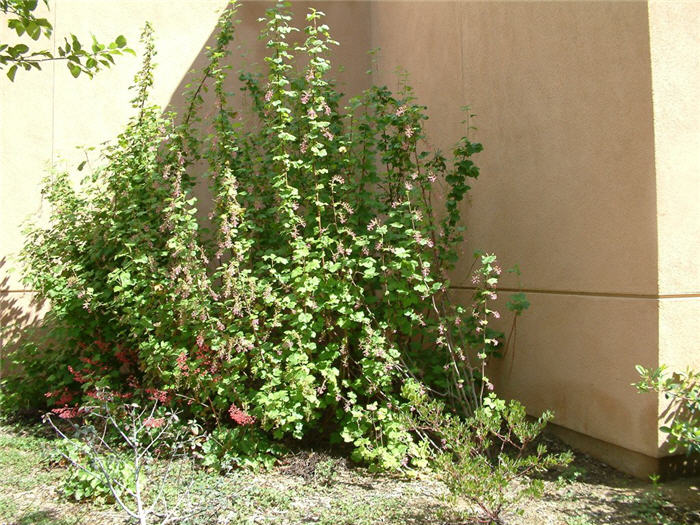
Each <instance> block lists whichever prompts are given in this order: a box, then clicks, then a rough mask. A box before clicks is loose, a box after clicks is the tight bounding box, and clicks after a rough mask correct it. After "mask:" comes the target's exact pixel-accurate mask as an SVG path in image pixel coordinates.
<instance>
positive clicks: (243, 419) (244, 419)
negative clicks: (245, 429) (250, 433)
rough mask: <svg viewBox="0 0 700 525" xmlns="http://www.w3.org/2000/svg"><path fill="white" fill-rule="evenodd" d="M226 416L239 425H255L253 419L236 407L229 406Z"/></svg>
mask: <svg viewBox="0 0 700 525" xmlns="http://www.w3.org/2000/svg"><path fill="white" fill-rule="evenodd" d="M228 415H229V416H231V419H233V420H234V421H235V422H236V423H238V424H239V425H244V426H245V425H252V424H253V423H255V418H254V417H253V416H250V415H248V414H247V413H246V412H244V411H243V410H241V409H240V408H238V407H237V406H236V405H231V406H230V407H229V409H228Z"/></svg>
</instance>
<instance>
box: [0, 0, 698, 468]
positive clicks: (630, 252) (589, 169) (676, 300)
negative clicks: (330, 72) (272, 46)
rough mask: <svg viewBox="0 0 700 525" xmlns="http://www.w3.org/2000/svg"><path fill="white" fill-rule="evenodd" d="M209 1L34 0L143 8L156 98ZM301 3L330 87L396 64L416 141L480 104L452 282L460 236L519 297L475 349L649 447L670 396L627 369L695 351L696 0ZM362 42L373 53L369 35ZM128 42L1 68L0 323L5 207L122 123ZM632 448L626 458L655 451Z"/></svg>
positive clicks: (17, 204) (198, 39)
mask: <svg viewBox="0 0 700 525" xmlns="http://www.w3.org/2000/svg"><path fill="white" fill-rule="evenodd" d="M225 3H226V2H225V0H177V1H171V0H149V1H147V2H144V1H142V0H112V1H109V2H107V1H105V2H99V3H96V2H94V0H53V1H52V2H51V5H52V11H51V17H52V19H53V20H54V24H55V27H56V34H57V36H58V37H59V38H60V37H61V35H62V34H63V32H65V31H66V30H68V29H70V31H72V32H74V33H76V34H78V35H79V36H82V37H83V38H84V39H85V38H89V36H88V35H89V34H90V33H95V34H96V35H99V36H100V38H102V39H104V40H106V39H109V38H113V37H115V36H116V35H117V34H120V33H123V34H124V35H125V36H126V37H127V39H128V41H129V44H130V45H131V46H132V47H134V48H135V49H137V51H138V44H137V42H138V36H139V33H140V30H141V27H142V25H143V23H144V22H145V21H146V20H150V21H152V22H153V24H154V26H155V28H156V37H157V41H156V45H157V48H158V55H157V58H156V62H157V63H158V64H159V66H158V69H157V70H156V83H155V89H154V92H153V102H154V103H156V104H159V105H161V106H163V107H166V106H169V107H171V108H174V109H182V107H183V101H182V98H181V93H182V92H183V91H184V89H185V85H186V84H187V83H188V81H189V79H190V78H191V77H189V76H188V71H189V70H190V69H192V68H193V67H201V66H202V65H203V63H204V57H203V53H204V48H205V46H207V45H211V44H212V41H213V36H212V33H213V31H214V29H215V25H216V17H217V15H216V10H218V9H221V8H222V7H223V6H224V5H225ZM310 4H311V2H295V3H294V10H295V12H296V13H297V14H301V13H302V12H304V10H305V9H306V7H307V6H308V5H310ZM313 4H314V5H316V6H317V7H318V8H319V9H321V10H323V11H325V12H326V13H327V14H328V15H329V16H328V22H329V24H330V25H331V28H332V31H333V34H334V36H335V38H336V39H337V40H339V41H340V42H341V46H340V48H338V50H337V52H336V58H337V62H338V63H342V64H343V65H344V66H345V71H344V72H343V73H342V75H341V79H342V82H343V84H344V87H345V91H346V92H348V93H357V92H358V91H359V90H361V89H362V88H364V87H366V86H367V85H368V82H369V78H368V76H367V75H366V73H365V72H366V70H368V69H372V71H373V74H372V76H373V79H374V81H375V82H377V83H386V84H388V85H389V86H390V87H392V88H396V87H397V86H398V82H399V80H398V76H397V75H396V73H395V70H396V67H397V66H401V67H402V68H403V69H404V70H405V71H407V72H408V74H409V80H410V83H411V84H412V85H413V87H414V88H415V94H416V96H417V98H418V102H419V103H423V104H426V105H428V106H429V108H430V110H429V113H430V120H429V121H428V122H427V131H428V134H429V137H430V139H431V143H432V144H431V145H432V146H434V147H439V148H441V149H443V150H447V149H449V148H450V146H451V145H452V144H453V143H454V142H455V141H456V140H457V139H458V138H459V136H460V135H461V134H462V133H463V132H464V130H465V125H464V124H463V123H462V122H461V121H462V120H463V119H464V115H463V114H462V113H461V112H460V111H459V109H460V107H461V106H463V105H465V104H469V105H471V108H472V112H473V113H476V114H477V117H476V119H474V120H473V121H472V122H471V123H472V124H473V125H475V126H476V127H477V128H478V129H477V130H476V131H473V132H472V133H473V137H474V138H475V139H476V140H478V141H480V142H482V143H483V144H484V146H485V151H484V152H483V153H481V154H479V156H478V157H477V158H476V162H477V164H478V165H479V166H480V167H481V169H482V175H481V177H480V179H479V180H478V181H477V182H476V183H475V184H474V185H473V191H472V195H471V196H470V198H469V199H468V200H467V201H465V202H464V204H463V212H464V215H465V217H466V219H467V223H468V231H467V235H466V242H465V244H464V246H463V255H464V261H465V264H464V265H462V266H460V267H459V268H458V269H457V270H456V271H455V272H454V273H453V275H452V279H453V283H454V284H455V286H456V289H455V296H456V297H459V298H460V299H461V300H462V301H464V302H467V301H468V300H469V290H468V289H466V287H468V284H469V276H468V274H467V272H468V267H469V264H470V263H471V257H470V255H469V254H470V253H471V252H472V251H473V250H474V249H477V248H478V249H484V250H487V251H492V252H495V253H497V254H498V256H499V258H500V260H501V263H502V265H503V266H504V267H508V266H510V265H512V264H515V263H517V264H519V265H520V267H521V268H522V270H523V275H522V286H523V287H524V289H525V290H526V291H529V299H530V301H531V302H532V307H531V309H530V311H528V312H527V313H526V314H525V315H524V316H523V317H522V318H521V319H520V320H519V323H518V338H517V346H516V349H515V353H514V354H509V355H508V356H507V357H506V359H505V360H504V361H502V362H500V363H497V364H496V366H494V368H493V370H492V374H493V377H494V380H495V381H496V382H497V385H498V387H499V389H500V390H501V391H502V392H503V393H505V394H506V395H512V396H514V397H518V398H520V399H522V400H523V401H524V402H525V403H526V405H528V406H529V409H530V410H531V412H533V413H535V412H539V411H542V410H545V409H548V408H549V409H553V410H555V412H556V414H557V419H556V422H557V423H558V424H559V425H561V426H562V427H564V428H568V429H571V430H572V431H575V432H576V433H578V434H577V435H581V436H584V435H588V436H591V437H593V438H595V440H597V441H596V442H595V443H596V444H595V445H594V446H592V448H591V450H592V451H595V450H600V446H601V445H600V444H601V443H611V444H613V445H616V446H618V447H622V448H624V449H627V450H629V451H631V452H630V455H629V457H630V458H633V457H637V456H635V454H637V455H638V457H642V456H644V457H647V458H655V457H658V456H661V455H663V454H665V449H664V447H663V439H664V438H663V435H662V434H660V433H659V432H657V430H656V428H657V419H658V416H659V414H661V413H662V412H663V410H664V409H665V405H664V404H663V402H661V401H660V400H659V399H657V398H656V397H655V396H653V395H647V396H643V395H640V394H637V393H636V392H635V390H634V389H633V388H632V387H631V386H630V383H632V382H633V381H635V380H636V376H635V371H634V365H635V364H637V363H640V364H644V365H646V366H655V365H656V364H658V363H668V364H669V365H672V366H674V367H683V366H685V365H687V364H692V365H694V366H696V367H697V366H700V362H699V359H700V348H698V343H697V340H698V338H697V334H698V331H699V329H700V327H699V326H698V323H699V322H698V319H700V296H699V294H700V266H699V265H698V264H697V261H698V260H700V242H699V241H698V233H700V206H698V197H700V124H699V120H700V119H698V118H697V115H698V113H699V112H698V100H700V58H699V57H700V53H699V51H700V42H699V39H700V36H698V35H700V3H698V2H651V3H649V4H647V3H646V2H618V1H610V2H604V1H600V2H575V1H572V2H510V1H492V2H472V1H454V2H408V1H405V2H383V1H376V2H314V3H313ZM268 5H269V4H267V3H264V2H247V3H245V4H244V5H243V7H242V8H241V10H240V18H242V19H243V20H244V22H243V23H242V24H241V25H240V26H239V33H238V34H239V38H238V40H237V42H238V44H239V45H241V46H242V47H241V49H242V51H243V52H244V53H245V54H246V60H247V61H248V62H251V63H256V62H259V61H260V59H261V57H262V54H261V50H262V47H261V46H262V45H263V44H262V43H260V42H259V41H257V40H256V35H257V31H258V28H259V24H258V23H257V22H256V19H257V17H259V16H261V14H262V13H263V11H264V9H265V8H266V7H267V6H268ZM96 6H99V9H98V8H97V7H96ZM297 21H298V23H301V19H300V18H299V17H297ZM6 35H7V29H6V28H4V27H1V24H0V37H1V38H5V37H6ZM378 47H379V48H381V51H380V52H379V53H378V54H377V55H375V57H376V59H375V62H374V63H373V64H372V63H371V62H370V58H369V57H368V55H367V54H366V52H367V51H368V50H369V49H371V48H378ZM234 54H235V53H234ZM139 63H140V61H139V59H138V58H135V57H129V56H127V57H124V58H122V59H121V60H119V61H118V64H117V66H116V67H115V68H113V69H112V70H109V71H105V72H103V73H101V74H99V75H98V76H97V77H96V78H95V79H94V80H92V81H90V80H87V79H84V78H80V79H77V80H75V79H72V77H70V75H69V74H68V72H67V71H66V70H65V67H64V66H63V65H57V66H56V67H55V68H54V67H51V66H49V67H46V68H45V70H44V71H43V72H40V73H36V72H33V73H32V74H22V73H19V74H18V75H17V79H16V81H15V82H14V84H13V83H10V82H8V81H7V80H6V79H5V78H4V77H3V78H1V79H0V97H1V98H0V118H1V119H2V125H1V126H0V308H2V320H3V324H6V323H10V322H11V318H12V317H13V316H16V317H18V318H21V319H23V320H21V321H20V324H21V323H22V322H31V321H30V320H28V319H31V318H26V317H24V316H23V315H24V314H20V313H21V312H29V311H31V305H30V299H31V294H26V293H20V291H21V290H22V286H21V284H20V283H19V281H18V279H17V275H16V274H9V273H8V271H7V270H8V268H9V267H10V266H12V265H13V263H12V262H11V261H9V257H10V256H11V254H13V253H15V252H16V251H17V250H19V248H20V247H21V245H22V242H23V241H22V236H21V234H20V231H19V225H20V224H21V222H22V221H23V220H24V219H25V217H26V216H27V215H28V214H30V213H33V212H36V211H40V210H41V206H42V202H41V198H40V194H39V181H40V179H41V178H42V177H43V176H44V174H45V168H46V166H48V165H50V164H52V163H53V164H55V165H57V166H67V167H68V168H70V169H74V168H75V166H76V165H77V164H78V163H79V162H81V161H82V160H83V159H84V154H83V153H82V152H81V151H79V150H77V149H76V146H80V145H86V146H97V145H99V144H100V143H101V142H102V141H105V140H109V139H111V138H113V137H114V136H115V135H116V134H117V133H118V132H119V131H120V130H121V129H122V128H123V126H124V124H125V123H126V121H127V119H128V118H129V116H130V115H131V108H130V106H129V100H130V99H131V98H132V94H131V92H129V91H128V90H127V87H128V86H129V85H130V83H131V80H132V78H133V75H134V73H135V72H136V70H137V69H138V67H139ZM240 64H241V63H240V61H238V62H236V61H234V62H233V65H234V69H237V67H238V65H240ZM235 87H236V84H235V82H232V84H231V88H232V90H235ZM91 155H92V157H91V158H92V159H93V161H94V162H99V159H98V157H97V155H96V154H95V153H92V154H91ZM62 159H63V160H62ZM509 279H510V280H509ZM503 286H505V287H506V288H509V287H510V288H515V287H516V286H517V283H516V282H515V281H514V280H513V279H512V277H511V278H507V279H505V280H504V282H503ZM501 295H502V296H503V297H505V296H506V295H507V294H501ZM504 327H505V326H504ZM506 328H507V327H506ZM513 356H514V360H513V359H512V358H513ZM611 450H615V449H611ZM601 454H602V453H601ZM611 454H614V452H611ZM602 455H605V454H602ZM626 457H627V456H626ZM630 461H632V460H630ZM642 463H643V462H642ZM642 463H640V467H639V469H637V470H638V471H641V470H640V469H645V468H647V467H646V466H644V465H648V464H650V463H649V462H646V463H644V465H642ZM622 466H624V465H622ZM630 470H634V469H632V468H630Z"/></svg>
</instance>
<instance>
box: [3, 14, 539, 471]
mask: <svg viewBox="0 0 700 525" xmlns="http://www.w3.org/2000/svg"><path fill="white" fill-rule="evenodd" d="M235 11H236V6H235V5H232V6H231V7H229V8H228V9H227V10H226V11H225V13H224V14H223V16H222V17H221V19H220V22H219V27H218V36H217V40H216V44H215V45H214V46H212V47H211V48H209V49H208V51H207V55H208V59H209V62H208V65H207V66H206V68H205V69H204V70H203V71H202V73H201V75H200V76H199V77H198V78H197V80H196V81H195V82H194V83H193V84H192V86H191V90H190V91H189V93H188V95H187V100H188V101H189V105H188V107H187V108H186V111H185V112H184V114H182V115H175V114H172V113H170V114H165V115H164V114H163V113H162V111H161V109H160V108H158V107H155V106H152V105H149V103H148V93H149V89H150V88H151V86H152V83H153V75H152V73H153V67H154V64H153V57H154V54H155V51H154V47H153V44H152V40H151V30H150V27H147V28H146V30H145V31H144V37H143V38H144V42H145V44H146V46H145V47H146V52H145V57H144V63H143V68H142V70H141V72H140V73H139V74H138V75H137V77H136V82H135V86H134V88H133V89H134V92H135V97H134V100H133V107H134V109H135V116H134V117H133V119H132V120H131V121H130V123H129V124H128V126H127V127H126V129H125V130H124V132H123V133H121V134H120V135H119V136H118V138H117V140H116V141H115V142H114V143H113V144H111V145H110V146H108V147H107V148H106V149H105V150H104V162H103V167H101V168H98V169H96V170H95V171H94V172H92V173H91V174H90V175H88V176H87V177H86V178H85V179H84V180H83V182H82V184H81V185H80V187H79V188H78V189H77V190H76V189H74V188H73V187H72V185H71V184H70V182H69V177H68V175H67V174H66V173H56V174H53V175H51V176H50V177H49V178H47V179H46V183H45V185H44V189H43V194H44V197H45V199H46V201H47V202H48V203H49V205H50V207H51V214H50V217H49V220H48V223H46V222H45V223H43V224H42V225H39V226H36V225H35V226H31V227H30V228H29V229H28V230H27V235H28V242H27V244H26V247H25V248H24V250H23V252H22V259H23V262H24V264H25V267H26V273H25V282H26V284H27V286H29V287H31V288H33V289H35V290H37V291H38V293H39V295H40V297H41V298H44V299H47V300H48V301H49V303H50V310H49V312H48V314H47V316H46V318H45V322H44V327H45V328H46V329H47V330H48V334H49V336H48V337H47V338H45V339H44V340H42V341H41V342H38V343H37V342H35V343H28V344H26V345H25V346H24V347H23V348H21V350H20V351H18V352H17V353H16V354H15V356H14V358H15V363H16V365H17V366H18V367H19V369H20V370H21V371H22V373H21V375H17V376H14V377H9V378H6V379H5V380H4V384H3V394H2V402H3V405H4V407H5V408H6V409H14V410H16V409H19V408H39V409H41V408H44V407H45V406H47V405H48V408H50V409H52V410H53V412H54V413H55V414H57V415H58V416H61V417H64V418H74V417H80V411H81V407H84V406H86V405H89V404H90V403H92V402H94V399H92V398H94V397H96V396H98V394H97V392H105V391H108V392H109V395H110V396H111V397H110V398H111V399H113V400H114V401H116V402H122V403H123V402H132V401H131V400H133V401H139V400H141V402H144V401H147V400H149V399H150V400H156V401H157V402H158V406H159V407H160V408H159V410H163V411H164V412H163V414H165V411H167V410H177V411H178V412H179V413H180V414H182V418H181V419H182V421H194V422H196V425H198V428H200V427H201V428H202V431H203V432H204V433H205V434H206V436H207V439H206V440H203V444H202V449H201V451H200V453H201V454H202V455H203V456H204V458H205V460H204V461H205V463H206V464H209V465H213V466H217V467H221V466H223V465H225V464H227V463H228V464H231V463H232V464H247V463H250V462H259V461H261V460H262V461H268V462H269V461H271V459H270V458H273V457H274V455H275V454H277V453H279V452H280V451H281V450H283V445H284V444H285V443H286V442H287V441H288V440H290V439H296V440H301V439H314V440H315V442H319V440H321V441H322V442H325V443H347V444H350V446H351V447H352V454H353V457H354V458H355V459H356V460H358V461H363V462H366V463H367V464H370V465H373V466H375V467H377V468H393V469H396V468H402V467H403V466H409V465H414V466H421V465H424V464H426V461H427V458H428V457H429V456H430V446H429V445H428V444H427V442H426V441H425V440H423V439H420V437H419V435H420V432H417V430H416V428H415V425H414V424H412V423H411V420H410V418H408V419H407V418H406V413H407V411H408V412H410V411H411V409H412V408H413V409H414V410H415V407H412V404H411V400H410V396H408V397H407V396H406V395H405V390H406V385H407V384H411V385H414V384H420V385H421V388H425V389H426V391H429V392H431V393H433V394H435V395H436V396H438V397H439V398H440V399H441V402H442V403H443V404H444V406H445V407H446V410H448V411H449V412H450V413H452V414H456V416H455V417H462V418H467V419H466V421H473V418H474V417H477V418H478V417H479V415H480V414H482V415H483V408H482V407H483V401H484V399H485V398H487V397H488V399H493V398H492V397H489V396H490V392H491V390H492V389H493V385H492V384H491V382H490V381H489V379H488V377H487V376H486V375H485V371H486V365H487V363H488V361H489V359H491V358H492V357H494V356H497V355H498V354H499V350H500V349H501V347H502V345H503V343H502V334H501V333H499V332H496V331H494V330H493V329H492V328H490V327H489V322H490V321H491V320H492V319H494V318H498V317H499V316H500V314H499V312H498V311H496V310H495V308H494V306H493V305H494V302H495V301H496V299H497V291H496V288H497V284H498V280H499V276H500V274H501V268H500V267H499V266H498V264H497V261H496V257H495V256H493V255H489V254H477V256H476V261H475V265H474V266H473V271H472V273H471V278H472V282H473V283H474V292H473V296H472V300H471V302H470V303H469V304H467V305H466V306H460V305H455V304H453V303H451V302H450V300H449V297H448V288H449V281H448V279H447V277H446V275H447V272H448V271H449V270H450V269H451V268H453V267H454V264H455V262H456V261H457V247H458V245H459V244H460V243H461V241H462V227H461V222H460V207H459V204H460V201H462V200H463V198H464V196H465V194H466V192H467V191H468V190H469V181H470V179H474V178H476V177H477V176H478V174H479V170H478V168H477V167H476V166H475V164H474V163H473V161H472V159H471V157H472V156H473V155H474V154H476V153H478V152H480V151H481V150H482V146H481V145H480V144H478V143H475V142H472V141H470V140H469V139H468V138H467V137H466V136H465V137H463V138H462V139H461V140H460V141H459V142H458V143H457V145H456V146H455V147H454V149H453V150H452V151H451V154H450V155H448V156H445V155H443V154H441V153H440V152H431V151H429V150H427V149H426V148H425V140H424V139H425V137H424V131H423V123H424V120H425V119H426V118H427V116H426V108H425V107H424V106H420V105H417V104H416V103H415V101H414V98H413V96H412V92H411V88H410V87H409V86H408V85H407V84H406V83H405V82H402V85H401V88H400V89H399V91H398V93H393V92H391V91H390V90H389V89H387V88H386V87H379V86H372V87H370V88H369V89H367V90H366V91H364V92H363V93H361V94H360V95H358V96H355V97H352V98H348V99H346V98H344V96H343V95H342V94H341V93H340V92H339V91H338V89H337V87H336V83H335V81H334V80H332V77H331V75H330V72H331V64H330V61H329V58H328V56H329V47H330V46H332V45H335V44H336V42H334V41H333V40H332V39H331V37H330V35H329V29H328V27H327V26H326V25H325V24H324V23H323V20H322V13H320V12H317V11H315V10H311V11H310V13H309V14H308V15H307V26H306V28H305V29H304V30H303V32H298V31H297V30H296V29H295V28H294V27H292V25H291V17H290V15H289V14H288V12H287V10H286V7H285V6H278V7H277V8H274V9H270V10H268V11H267V14H266V17H265V18H264V19H263V20H262V21H263V22H264V28H263V31H262V37H263V38H264V39H265V41H266V42H267V49H268V53H267V56H266V58H265V68H266V72H265V73H264V74H260V75H255V74H252V73H247V72H243V73H240V75H239V81H240V82H241V85H242V91H243V97H241V98H238V99H235V98H233V95H232V94H231V93H229V92H227V91H226V89H227V87H226V86H227V85H229V84H230V82H227V78H228V75H229V72H230V69H231V67H230V66H229V65H227V64H228V61H227V56H228V55H229V48H230V47H231V42H232V41H233V40H234V35H235V22H234V15H235ZM297 35H301V37H300V38H298V39H296V40H295V36H297ZM207 89H210V90H211V91H212V92H213V95H214V99H215V100H214V102H213V104H214V105H215V110H214V111H213V113H212V112H211V111H207V112H204V111H202V107H203V105H204V99H203V94H204V92H205V91H206V90H207ZM345 100H347V102H343V101H345ZM236 101H238V102H236ZM243 103H248V106H249V107H246V108H245V109H242V107H241V106H242V105H243ZM207 108H209V106H207ZM203 114H204V115H206V120H204V119H203V118H202V117H201V115H203ZM203 130H204V131H203ZM205 187H208V191H209V192H210V195H211V203H212V206H211V209H210V210H207V211H210V213H209V214H208V217H207V212H206V211H204V212H203V211H202V210H203V209H204V208H206V206H204V205H203V204H207V203H206V202H204V203H202V202H199V201H198V199H197V198H196V197H195V194H201V193H202V192H203V191H204V188H205ZM195 190H196V191H195ZM526 307H527V301H526V300H525V298H524V296H523V295H522V294H516V295H515V296H514V297H513V298H512V299H511V301H510V303H509V308H510V309H511V310H513V311H514V312H515V314H516V315H517V314H519V313H520V312H521V311H522V310H523V309H524V308H526ZM409 380H410V383H409V382H408V381H409ZM402 388H403V390H404V393H402ZM501 413H503V414H506V412H503V411H500V412H499V414H501ZM520 416H522V418H524V411H522V414H520ZM154 417H162V414H154ZM503 417H505V418H506V419H507V417H506V416H503ZM500 420H501V416H500V415H499V421H500ZM489 421H490V422H489V423H488V425H489V428H491V427H493V422H492V421H491V420H489ZM495 435H498V433H496V434H495ZM501 449H502V448H501Z"/></svg>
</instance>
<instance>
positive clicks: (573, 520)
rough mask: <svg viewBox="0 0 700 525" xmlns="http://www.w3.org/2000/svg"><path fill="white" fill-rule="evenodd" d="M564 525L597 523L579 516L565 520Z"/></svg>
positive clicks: (586, 517)
mask: <svg viewBox="0 0 700 525" xmlns="http://www.w3.org/2000/svg"><path fill="white" fill-rule="evenodd" d="M564 523H566V525H594V524H595V522H593V521H591V520H590V519H589V518H588V516H584V515H580V514H579V515H578V516H571V517H570V518H566V519H565V520H564Z"/></svg>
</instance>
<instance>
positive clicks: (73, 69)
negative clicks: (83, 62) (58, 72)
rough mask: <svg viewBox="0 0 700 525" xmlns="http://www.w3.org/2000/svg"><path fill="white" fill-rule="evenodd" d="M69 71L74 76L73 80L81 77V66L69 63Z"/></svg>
mask: <svg viewBox="0 0 700 525" xmlns="http://www.w3.org/2000/svg"><path fill="white" fill-rule="evenodd" d="M68 69H70V74H71V75H73V78H78V76H80V66H77V65H75V64H74V63H73V62H68Z"/></svg>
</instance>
